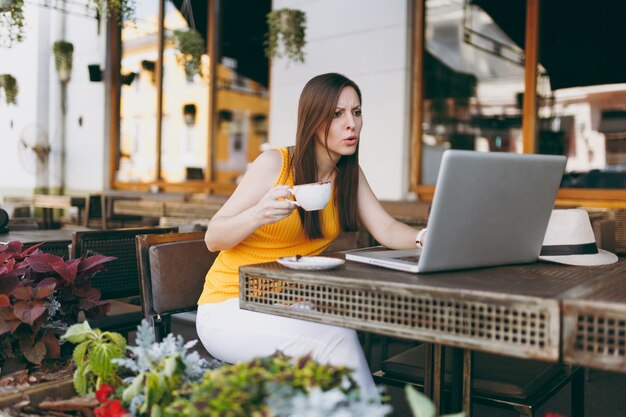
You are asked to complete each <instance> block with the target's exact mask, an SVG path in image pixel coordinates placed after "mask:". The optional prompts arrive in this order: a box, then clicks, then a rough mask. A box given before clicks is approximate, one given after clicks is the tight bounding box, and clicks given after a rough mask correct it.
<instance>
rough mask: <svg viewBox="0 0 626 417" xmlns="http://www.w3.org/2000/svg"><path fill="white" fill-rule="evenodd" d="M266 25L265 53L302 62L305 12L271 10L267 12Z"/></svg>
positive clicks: (268, 55)
mask: <svg viewBox="0 0 626 417" xmlns="http://www.w3.org/2000/svg"><path fill="white" fill-rule="evenodd" d="M267 25H268V31H267V39H266V42H265V55H266V56H267V57H268V58H280V57H286V58H287V59H290V60H292V61H296V62H304V46H305V45H306V41H305V31H306V15H305V13H304V12H303V11H301V10H296V9H278V10H273V11H271V12H269V13H268V14H267Z"/></svg>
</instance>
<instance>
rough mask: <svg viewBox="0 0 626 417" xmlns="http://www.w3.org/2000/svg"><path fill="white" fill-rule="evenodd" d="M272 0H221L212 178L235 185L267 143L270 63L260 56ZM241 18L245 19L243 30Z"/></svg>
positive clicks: (262, 55) (243, 20)
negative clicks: (215, 133) (252, 0)
mask: <svg viewBox="0 0 626 417" xmlns="http://www.w3.org/2000/svg"><path fill="white" fill-rule="evenodd" d="M270 10H271V1H270V0H255V1H254V2H250V1H245V0H228V1H222V2H221V3H220V22H219V27H220V37H219V39H220V45H219V48H218V50H219V51H220V52H221V54H220V60H219V62H218V64H217V92H216V110H217V115H218V117H217V123H218V126H217V129H216V132H217V135H216V141H215V143H214V147H213V149H214V154H215V160H214V179H215V181H216V182H221V183H234V182H237V180H238V179H239V178H240V177H241V175H242V174H243V172H244V171H245V169H246V166H247V164H248V162H250V161H252V160H254V159H255V158H256V157H257V156H258V155H259V153H260V152H261V150H262V149H263V147H264V146H265V145H264V144H266V143H267V130H268V129H267V119H268V114H269V90H268V85H269V83H268V71H269V63H268V60H267V58H266V57H265V56H264V54H263V49H264V46H263V40H264V36H265V33H266V31H267V26H266V20H265V16H266V14H267V13H269V11H270ZM241 22H246V23H245V26H246V30H242V28H241V24H242V23H241Z"/></svg>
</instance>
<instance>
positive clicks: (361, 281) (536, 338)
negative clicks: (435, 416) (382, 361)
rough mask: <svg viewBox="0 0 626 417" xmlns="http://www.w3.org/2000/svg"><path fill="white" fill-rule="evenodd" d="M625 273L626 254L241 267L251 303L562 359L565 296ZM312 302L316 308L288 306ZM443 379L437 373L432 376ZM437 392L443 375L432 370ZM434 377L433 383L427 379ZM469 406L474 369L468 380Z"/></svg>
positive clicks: (266, 309) (377, 329)
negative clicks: (455, 267)
mask: <svg viewBox="0 0 626 417" xmlns="http://www.w3.org/2000/svg"><path fill="white" fill-rule="evenodd" d="M620 273H621V274H625V273H626V261H624V260H622V261H620V263H618V264H617V265H608V266H600V267H594V268H584V267H572V266H565V265H558V264H550V263H545V262H538V263H534V264H526V265H518V266H503V267H494V268H481V269H475V270H468V271H457V272H443V273H433V274H410V273H404V272H399V271H393V270H388V269H384V268H378V267H375V266H370V265H365V264H360V263H355V262H346V264H345V265H343V266H341V267H339V268H337V269H334V270H330V271H298V270H290V269H286V268H284V267H282V266H281V265H279V264H278V263H266V264H259V265H250V266H244V267H241V268H240V305H241V307H242V308H244V309H248V310H253V311H258V312H263V313H269V314H276V315H280V316H286V317H294V318H299V319H304V320H310V321H316V322H322V323H327V324H334V325H339V326H344V327H350V328H353V329H357V330H363V331H368V332H374V333H378V334H382V335H389V336H396V337H403V338H409V339H414V340H420V341H423V342H430V343H433V344H435V345H436V346H439V347H440V346H442V345H447V346H453V347H458V348H462V349H464V350H465V355H464V357H465V361H464V371H465V375H466V376H468V375H471V351H472V350H474V351H484V352H491V353H496V354H502V355H508V356H514V357H520V358H528V359H540V360H545V361H550V362H558V361H559V360H560V358H561V331H562V329H561V300H562V299H564V298H566V297H569V296H572V295H573V294H576V293H577V292H578V291H580V289H581V288H582V287H584V286H585V285H589V283H591V282H599V281H602V280H603V279H609V278H610V277H612V276H615V275H616V274H620ZM302 300H309V301H311V302H313V303H314V304H315V306H316V309H315V310H304V309H292V308H287V307H286V306H289V305H291V304H293V303H295V302H298V301H302ZM435 378H436V379H435ZM429 379H432V384H433V389H432V396H433V397H434V399H435V400H441V398H442V396H441V387H442V384H443V381H442V380H441V379H442V378H440V376H438V375H436V374H431V375H430V378H429ZM426 383H428V381H426ZM461 389H462V392H463V409H464V410H465V411H466V415H469V410H470V409H471V396H470V392H471V377H466V378H464V380H463V386H462V388H461Z"/></svg>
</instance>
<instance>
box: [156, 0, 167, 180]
mask: <svg viewBox="0 0 626 417" xmlns="http://www.w3.org/2000/svg"><path fill="white" fill-rule="evenodd" d="M164 32H165V0H159V37H158V44H157V48H158V51H157V53H158V59H157V63H158V64H157V68H156V88H157V100H156V101H157V108H156V119H157V125H156V168H157V170H156V178H155V179H154V181H156V182H160V181H161V162H162V158H161V152H162V149H161V146H162V143H163V138H162V135H163V48H164V47H165V45H164V44H165V38H164V36H165V35H164Z"/></svg>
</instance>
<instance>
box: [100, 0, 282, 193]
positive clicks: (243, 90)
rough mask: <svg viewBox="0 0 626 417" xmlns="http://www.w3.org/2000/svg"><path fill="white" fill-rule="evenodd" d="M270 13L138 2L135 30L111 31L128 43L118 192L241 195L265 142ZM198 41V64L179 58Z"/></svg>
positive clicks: (116, 143) (264, 4) (264, 7)
mask: <svg viewBox="0 0 626 417" xmlns="http://www.w3.org/2000/svg"><path fill="white" fill-rule="evenodd" d="M244 3H245V4H244ZM270 10H271V2H270V1H269V0H264V1H255V2H254V6H250V5H249V4H248V2H244V1H243V0H229V1H220V0H207V1H202V2H197V1H191V0H161V1H159V2H156V1H152V0H137V4H136V20H135V22H128V23H125V24H124V25H123V27H122V28H121V29H119V28H118V27H117V26H116V25H111V26H110V30H113V31H115V30H118V31H120V36H121V41H120V46H119V48H118V49H119V51H118V52H117V54H118V56H119V58H117V59H118V60H119V61H118V62H119V68H120V76H119V92H118V93H117V94H118V95H117V96H116V94H115V92H114V93H112V99H113V100H114V101H115V102H117V103H119V112H117V111H116V110H115V106H112V108H113V109H114V110H113V111H114V113H119V117H118V119H117V125H118V126H119V127H115V123H113V124H112V126H114V127H113V129H112V132H111V136H112V144H113V145H112V154H113V155H114V157H113V161H112V169H111V171H112V178H111V183H112V186H113V188H118V189H132V190H153V189H155V187H157V188H158V189H160V190H164V191H167V190H184V191H210V190H220V191H224V192H229V191H232V189H234V187H235V186H236V183H237V181H238V179H239V178H240V176H241V175H242V174H243V172H244V171H245V169H246V166H247V164H248V163H249V162H250V161H251V160H253V159H254V158H256V156H258V154H259V153H260V152H261V149H262V145H263V144H264V143H266V142H267V123H266V120H267V118H268V112H269V93H268V84H269V83H268V72H269V62H268V60H267V59H266V58H265V56H264V55H263V41H264V37H265V32H266V25H265V16H266V14H267V13H268V12H269V11H270ZM161 12H162V13H163V20H162V22H161ZM242 13H245V16H242ZM242 19H245V21H246V30H245V31H242V30H241V21H242ZM190 36H195V38H193V39H194V42H196V45H197V44H198V43H199V44H201V45H204V48H203V50H204V54H202V56H201V58H200V59H199V60H196V61H190V60H189V59H187V60H185V59H184V56H183V55H182V54H181V51H180V50H179V40H180V39H182V37H185V39H189V38H190ZM199 37H200V38H201V39H199ZM115 55H116V54H115V53H113V54H112V59H113V60H115V59H116V58H115ZM187 58H189V56H187ZM194 63H195V64H198V65H197V66H194V65H190V64H194ZM112 67H115V65H112ZM196 67H197V70H196V71H195V72H194V71H192V69H193V68H196Z"/></svg>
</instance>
